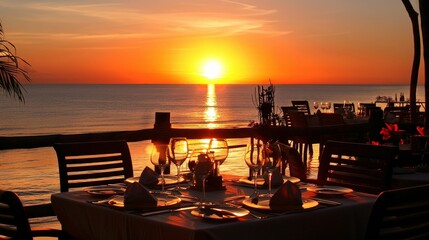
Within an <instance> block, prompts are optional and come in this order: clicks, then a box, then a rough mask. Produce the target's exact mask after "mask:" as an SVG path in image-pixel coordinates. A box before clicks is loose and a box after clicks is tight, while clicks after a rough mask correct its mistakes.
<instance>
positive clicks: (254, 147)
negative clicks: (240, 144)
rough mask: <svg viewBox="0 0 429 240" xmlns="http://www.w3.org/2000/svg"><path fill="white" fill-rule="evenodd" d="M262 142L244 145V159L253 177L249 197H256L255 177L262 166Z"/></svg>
mask: <svg viewBox="0 0 429 240" xmlns="http://www.w3.org/2000/svg"><path fill="white" fill-rule="evenodd" d="M263 147H264V146H263V144H262V143H259V141H258V143H250V144H247V147H246V153H245V155H244V160H245V161H246V164H247V166H248V167H249V168H250V169H251V170H252V175H253V176H252V177H253V186H254V191H253V193H252V195H251V196H250V197H251V198H257V197H258V188H257V187H258V185H257V181H256V178H257V177H258V172H259V170H261V168H262V164H263V162H264V158H263V151H262V150H263Z"/></svg>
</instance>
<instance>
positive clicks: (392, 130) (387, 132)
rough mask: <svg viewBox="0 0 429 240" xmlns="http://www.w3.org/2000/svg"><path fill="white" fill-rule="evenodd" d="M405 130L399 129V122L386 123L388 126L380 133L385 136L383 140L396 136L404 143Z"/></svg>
mask: <svg viewBox="0 0 429 240" xmlns="http://www.w3.org/2000/svg"><path fill="white" fill-rule="evenodd" d="M404 133H405V131H404V130H399V129H398V124H389V123H386V127H385V128H382V129H381V131H380V134H381V135H382V136H383V141H387V140H389V139H391V138H396V139H398V140H399V143H400V144H403V143H404V140H403V139H401V136H402V134H404Z"/></svg>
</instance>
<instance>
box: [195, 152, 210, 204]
mask: <svg viewBox="0 0 429 240" xmlns="http://www.w3.org/2000/svg"><path fill="white" fill-rule="evenodd" d="M190 161H193V162H195V168H194V186H195V187H196V188H197V189H198V188H199V186H202V190H203V195H202V198H201V201H200V202H197V203H195V204H196V205H200V206H204V205H212V203H210V202H206V179H207V177H208V176H209V175H210V173H211V171H212V170H213V164H214V163H213V160H212V159H211V158H210V157H209V156H208V154H207V151H206V150H203V151H195V150H194V151H192V154H191V159H190ZM200 184H201V185H200Z"/></svg>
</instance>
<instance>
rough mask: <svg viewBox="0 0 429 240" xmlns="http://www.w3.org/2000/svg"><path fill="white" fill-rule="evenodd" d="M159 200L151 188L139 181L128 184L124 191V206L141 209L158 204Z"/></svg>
mask: <svg viewBox="0 0 429 240" xmlns="http://www.w3.org/2000/svg"><path fill="white" fill-rule="evenodd" d="M157 203H158V200H157V199H156V198H155V197H153V196H152V194H150V193H149V190H148V189H147V188H146V187H145V186H143V185H142V184H140V183H138V182H133V183H131V184H130V185H128V187H127V190H126V191H125V193H124V207H125V208H126V209H139V208H147V207H151V206H153V207H155V206H157Z"/></svg>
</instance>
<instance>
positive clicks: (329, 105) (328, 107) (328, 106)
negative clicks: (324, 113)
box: [326, 102, 331, 112]
mask: <svg viewBox="0 0 429 240" xmlns="http://www.w3.org/2000/svg"><path fill="white" fill-rule="evenodd" d="M326 109H327V110H328V112H329V110H330V109H331V102H326Z"/></svg>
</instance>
